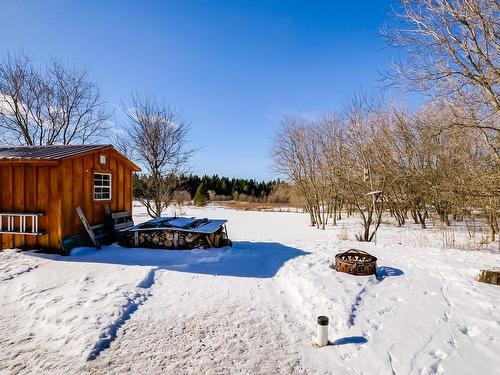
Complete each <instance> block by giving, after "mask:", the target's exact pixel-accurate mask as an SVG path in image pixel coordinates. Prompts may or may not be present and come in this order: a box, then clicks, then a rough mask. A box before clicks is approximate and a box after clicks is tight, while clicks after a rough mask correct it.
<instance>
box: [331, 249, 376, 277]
mask: <svg viewBox="0 0 500 375" xmlns="http://www.w3.org/2000/svg"><path fill="white" fill-rule="evenodd" d="M330 267H331V268H334V269H335V270H336V271H337V272H345V273H349V274H351V275H356V276H367V275H375V271H376V270H377V258H376V257H374V256H373V255H371V254H368V253H367V252H366V251H362V250H357V249H349V250H347V251H345V252H343V253H340V254H337V255H335V265H333V264H332V265H331V266H330Z"/></svg>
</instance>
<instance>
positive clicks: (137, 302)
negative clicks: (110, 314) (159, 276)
mask: <svg viewBox="0 0 500 375" xmlns="http://www.w3.org/2000/svg"><path fill="white" fill-rule="evenodd" d="M156 270H157V268H153V269H151V270H150V271H149V272H148V274H147V275H146V277H145V278H144V279H143V280H142V281H141V282H140V283H139V284H138V285H137V289H138V290H137V292H136V293H135V294H134V295H133V296H132V297H128V298H127V300H126V302H125V303H124V305H123V306H122V307H121V308H122V310H121V312H120V314H119V315H118V317H117V319H116V320H115V321H113V322H111V324H110V325H109V326H108V327H106V328H105V329H104V330H103V332H102V334H101V337H100V339H99V340H98V341H97V342H96V343H95V345H94V347H93V348H92V350H91V351H90V354H89V356H88V357H87V359H88V360H94V359H96V358H97V357H98V356H99V355H100V354H101V353H102V351H103V350H106V349H107V348H109V346H110V345H111V343H112V342H113V341H114V340H115V339H116V336H117V334H118V330H119V329H120V328H122V326H123V325H124V324H125V323H126V322H127V321H128V320H129V319H130V318H131V317H132V314H134V313H135V312H136V311H137V309H138V308H139V307H140V306H141V305H143V304H144V303H145V302H146V301H147V300H148V298H149V296H150V294H149V289H150V288H151V287H152V286H153V284H154V283H155V271H156Z"/></svg>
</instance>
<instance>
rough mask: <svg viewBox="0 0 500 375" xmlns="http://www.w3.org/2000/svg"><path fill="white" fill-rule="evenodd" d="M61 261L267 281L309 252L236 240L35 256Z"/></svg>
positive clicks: (283, 246) (91, 249)
mask: <svg viewBox="0 0 500 375" xmlns="http://www.w3.org/2000/svg"><path fill="white" fill-rule="evenodd" d="M32 254H33V255H34V256H39V257H43V258H50V259H54V260H57V261H61V262H84V263H103V264H117V265H127V266H153V267H157V268H158V269H167V270H172V271H179V272H191V273H200V274H209V275H224V276H238V277H259V278H268V277H273V276H274V275H276V273H277V272H278V270H279V269H280V268H281V267H282V266H283V264H285V263H286V262H287V261H289V260H291V259H294V258H296V257H299V256H302V255H307V254H309V253H307V252H305V251H302V250H299V249H296V248H293V247H289V246H285V245H282V244H280V243H277V242H250V241H236V242H234V243H233V247H232V248H229V247H224V248H219V249H206V250H205V249H197V250H162V249H144V248H131V249H128V248H124V247H121V246H119V245H117V244H114V245H110V246H105V247H103V248H102V249H101V250H96V249H95V248H77V249H74V250H73V251H72V252H71V255H70V256H60V255H47V254H34V253H32Z"/></svg>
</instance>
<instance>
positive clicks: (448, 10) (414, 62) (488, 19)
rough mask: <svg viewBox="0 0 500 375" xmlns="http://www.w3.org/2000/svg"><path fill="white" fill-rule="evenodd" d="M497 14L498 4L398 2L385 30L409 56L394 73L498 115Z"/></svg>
mask: <svg viewBox="0 0 500 375" xmlns="http://www.w3.org/2000/svg"><path fill="white" fill-rule="evenodd" d="M499 11H500V6H499V3H498V1H496V0H439V1H436V0H402V11H401V12H400V13H397V14H396V21H397V22H395V23H394V24H393V27H389V28H387V29H385V30H383V35H384V36H385V37H386V38H387V40H388V41H389V42H390V43H391V44H392V45H394V46H397V47H402V48H404V49H405V52H407V53H408V56H407V58H405V59H404V60H403V61H402V62H400V63H397V64H395V68H396V71H397V73H399V76H400V77H401V78H403V79H404V80H405V82H410V83H411V84H413V86H414V87H416V88H418V89H423V90H434V92H435V93H437V94H439V95H441V96H442V97H443V98H445V99H449V98H453V99H459V100H460V101H463V100H467V101H469V102H474V103H478V104H480V105H487V106H489V107H490V108H491V111H490V114H494V113H497V112H499V111H500V94H499V91H498V87H499V84H500V69H499V63H500V33H499V28H500V24H499V21H498V14H499ZM495 128H496V130H497V131H500V128H498V123H497V124H496V127H495Z"/></svg>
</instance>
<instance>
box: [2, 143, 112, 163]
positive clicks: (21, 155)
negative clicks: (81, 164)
mask: <svg viewBox="0 0 500 375" xmlns="http://www.w3.org/2000/svg"><path fill="white" fill-rule="evenodd" d="M107 147H113V146H112V145H52V146H21V147H0V160H12V161H21V160H60V159H64V158H67V157H70V156H75V155H79V154H84V153H87V152H90V151H95V150H100V149H102V148H107Z"/></svg>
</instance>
